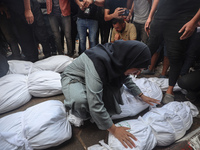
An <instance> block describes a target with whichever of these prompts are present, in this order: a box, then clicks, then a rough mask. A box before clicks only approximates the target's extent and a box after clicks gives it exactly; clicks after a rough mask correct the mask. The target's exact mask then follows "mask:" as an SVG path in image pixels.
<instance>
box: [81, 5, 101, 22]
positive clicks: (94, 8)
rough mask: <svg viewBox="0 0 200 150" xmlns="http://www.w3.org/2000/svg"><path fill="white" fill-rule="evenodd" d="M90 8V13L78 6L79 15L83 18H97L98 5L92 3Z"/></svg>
mask: <svg viewBox="0 0 200 150" xmlns="http://www.w3.org/2000/svg"><path fill="white" fill-rule="evenodd" d="M88 8H89V9H90V10H89V14H87V13H85V11H82V10H81V9H80V8H78V15H77V17H79V18H81V19H92V20H97V19H98V18H97V15H96V14H97V6H96V5H94V4H91V5H90V6H89V7H88Z"/></svg>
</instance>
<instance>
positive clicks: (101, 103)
mask: <svg viewBox="0 0 200 150" xmlns="http://www.w3.org/2000/svg"><path fill="white" fill-rule="evenodd" d="M150 61H151V54H150V51H149V49H148V47H147V46H146V45H145V44H143V43H142V42H138V41H122V40H119V41H116V42H114V43H106V44H105V45H101V44H98V45H97V46H95V47H93V48H91V49H89V50H86V51H85V52H84V53H83V54H82V55H80V56H79V57H78V58H77V59H75V60H74V61H73V62H72V63H71V64H70V65H68V66H67V67H66V69H65V71H64V72H63V73H62V75H61V77H62V79H61V82H62V91H63V93H64V95H65V98H66V99H65V101H64V103H65V107H66V108H67V109H68V110H69V109H71V112H72V114H73V115H75V116H76V117H79V118H82V119H89V118H92V119H93V120H94V122H95V123H96V124H97V126H98V128H99V129H102V130H108V131H109V132H111V133H112V134H113V135H114V136H115V137H116V138H117V139H118V140H119V141H120V142H121V143H122V144H123V145H124V147H126V148H127V146H129V147H130V148H133V146H134V147H135V144H134V142H133V140H137V139H136V138H135V136H134V135H132V134H131V133H129V132H128V131H127V130H128V129H129V128H126V127H116V126H115V124H113V121H112V119H111V118H110V116H112V115H113V114H120V113H121V109H120V106H119V104H123V102H122V98H121V93H122V87H123V86H122V85H123V84H125V85H126V87H127V88H128V89H129V90H130V91H131V93H132V94H133V95H134V96H140V97H141V99H142V100H143V101H145V102H146V103H148V104H150V105H153V103H157V104H159V101H158V100H155V99H153V98H150V97H147V96H145V95H144V94H143V93H142V92H141V90H140V89H139V88H138V87H137V86H136V84H135V83H134V82H133V81H132V79H131V77H130V76H129V75H130V74H133V75H135V74H138V73H139V72H140V70H141V69H143V68H147V67H148V66H149V65H150ZM133 111H134V110H133Z"/></svg>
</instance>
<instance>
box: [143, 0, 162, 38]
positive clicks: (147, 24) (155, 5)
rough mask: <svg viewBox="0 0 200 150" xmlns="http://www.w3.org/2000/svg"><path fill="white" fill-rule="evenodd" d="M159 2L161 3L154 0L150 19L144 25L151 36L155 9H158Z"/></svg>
mask: <svg viewBox="0 0 200 150" xmlns="http://www.w3.org/2000/svg"><path fill="white" fill-rule="evenodd" d="M158 3H159V0H154V1H153V5H152V7H151V11H150V13H149V17H148V19H147V21H146V23H145V26H144V29H145V31H146V33H147V35H148V36H149V33H150V23H151V21H152V18H153V16H154V13H155V11H156V9H157V6H158Z"/></svg>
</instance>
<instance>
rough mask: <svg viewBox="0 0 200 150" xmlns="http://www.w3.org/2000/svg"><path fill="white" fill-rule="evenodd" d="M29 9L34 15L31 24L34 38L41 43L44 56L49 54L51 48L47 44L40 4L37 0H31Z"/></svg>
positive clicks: (47, 39) (46, 33)
mask: <svg viewBox="0 0 200 150" xmlns="http://www.w3.org/2000/svg"><path fill="white" fill-rule="evenodd" d="M31 11H32V12H33V15H34V22H33V24H32V25H31V26H32V28H33V32H34V36H35V38H36V40H37V41H38V42H39V43H40V44H41V45H42V48H43V53H44V55H45V56H46V57H48V56H50V53H51V49H50V44H49V38H48V37H49V36H48V32H47V28H46V25H45V22H44V17H43V14H42V12H41V9H40V4H39V3H38V2H37V0H31Z"/></svg>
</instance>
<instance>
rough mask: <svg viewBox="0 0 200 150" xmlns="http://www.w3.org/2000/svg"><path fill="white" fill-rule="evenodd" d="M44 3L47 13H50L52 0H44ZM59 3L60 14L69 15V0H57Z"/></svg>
mask: <svg viewBox="0 0 200 150" xmlns="http://www.w3.org/2000/svg"><path fill="white" fill-rule="evenodd" d="M46 5H47V14H50V13H51V12H52V6H53V2H52V0H46ZM59 5H60V10H61V13H62V16H69V15H71V7H70V1H69V0H59Z"/></svg>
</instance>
